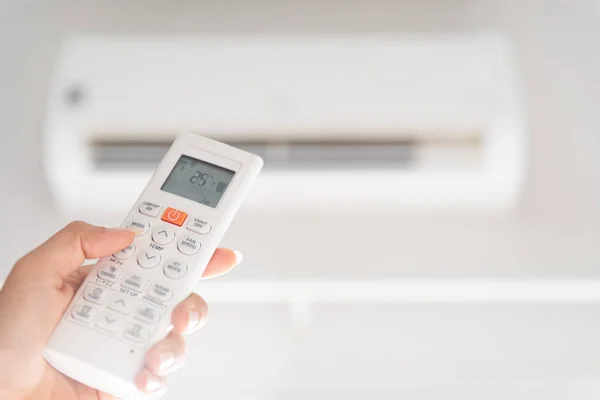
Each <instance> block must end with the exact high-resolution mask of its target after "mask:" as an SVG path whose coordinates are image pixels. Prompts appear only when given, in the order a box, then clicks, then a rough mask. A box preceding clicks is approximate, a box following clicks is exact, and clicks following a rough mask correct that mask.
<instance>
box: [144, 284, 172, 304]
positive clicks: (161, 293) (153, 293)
mask: <svg viewBox="0 0 600 400" xmlns="http://www.w3.org/2000/svg"><path fill="white" fill-rule="evenodd" d="M146 295H147V296H148V297H150V298H153V299H155V300H158V301H162V302H163V303H165V302H167V301H169V300H171V299H172V298H173V291H172V290H171V289H170V288H168V287H166V286H164V285H161V284H160V283H155V284H154V285H151V286H150V289H149V290H148V293H146Z"/></svg>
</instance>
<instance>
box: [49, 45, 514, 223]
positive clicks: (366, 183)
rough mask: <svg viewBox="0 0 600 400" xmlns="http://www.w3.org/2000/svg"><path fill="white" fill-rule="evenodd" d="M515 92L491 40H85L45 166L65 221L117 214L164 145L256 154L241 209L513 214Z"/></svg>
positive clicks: (68, 59)
mask: <svg viewBox="0 0 600 400" xmlns="http://www.w3.org/2000/svg"><path fill="white" fill-rule="evenodd" d="M521 107H522V100H521V93H520V83H519V80H518V77H517V73H516V69H515V65H514V60H513V57H512V53H511V51H510V48H509V46H507V44H506V43H505V42H504V41H503V40H501V39H500V38H498V37H493V36H477V35H472V36H471V35H462V36H443V37H404V36H311V37H299V36H296V37H279V38H273V37H266V36H255V37H206V38H170V39H157V38H130V37H106V38H98V37H95V38H94V37H85V38H75V39H72V40H69V41H67V42H66V43H65V44H64V47H63V49H62V52H61V54H60V59H59V60H58V64H57V67H56V71H55V77H54V80H53V84H52V87H51V94H50V97H49V101H48V114H47V122H46V126H45V167H46V171H47V175H48V180H49V183H50V187H51V190H52V192H53V194H54V196H55V197H56V199H57V204H58V205H59V206H60V207H61V208H62V209H63V210H66V211H68V212H69V213H70V214H71V215H75V216H77V215H86V214H82V213H83V212H89V211H102V210H107V209H117V210H127V209H128V208H129V207H130V206H131V204H132V202H133V201H134V200H135V198H136V197H137V195H138V194H139V193H140V191H141V190H142V188H143V187H144V185H145V184H146V181H147V179H148V178H149V176H150V173H151V171H152V169H153V167H154V166H155V165H156V164H157V163H158V161H159V160H160V157H161V156H162V154H163V153H164V152H165V151H166V149H167V148H168V145H169V144H170V142H171V140H172V138H173V137H174V135H175V134H176V133H177V132H178V131H180V130H188V131H192V132H196V133H199V134H202V135H207V136H210V137H212V138H215V139H218V140H222V141H225V142H228V143H231V144H233V145H236V146H239V147H242V148H245V149H248V150H251V151H254V152H256V153H258V154H260V155H262V156H263V157H264V159H265V170H264V173H263V174H262V176H261V178H260V179H259V182H258V183H257V185H256V187H255V188H254V190H253V192H252V194H251V196H250V198H249V200H248V202H247V204H246V206H245V207H248V208H252V207H257V208H261V209H269V210H275V209H281V208H285V209H287V210H289V209H309V210H310V209H314V208H315V207H318V208H319V209H320V210H327V209H329V210H346V211H348V210H350V211H352V210H357V209H364V208H365V207H366V208H369V209H372V210H388V209H390V208H393V209H396V210H398V209H400V210H404V209H425V210H434V209H451V210H456V209H463V208H468V209H484V210H508V209H510V208H511V207H512V206H514V205H515V202H516V201H517V200H518V197H519V193H520V189H521V184H522V181H523V178H524V173H525V171H524V168H525V160H524V157H525V151H524V149H525V128H524V121H523V118H522V109H521Z"/></svg>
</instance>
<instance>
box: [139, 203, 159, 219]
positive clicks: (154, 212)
mask: <svg viewBox="0 0 600 400" xmlns="http://www.w3.org/2000/svg"><path fill="white" fill-rule="evenodd" d="M161 208H162V206H161V205H160V204H154V203H150V202H149V201H144V202H143V203H142V204H141V205H140V208H139V210H140V213H142V214H144V215H148V216H150V217H158V213H159V212H160V209H161Z"/></svg>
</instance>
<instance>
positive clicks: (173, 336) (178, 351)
mask: <svg viewBox="0 0 600 400" xmlns="http://www.w3.org/2000/svg"><path fill="white" fill-rule="evenodd" d="M184 361H185V340H184V339H183V337H182V336H181V335H179V334H177V333H175V332H171V333H170V334H169V336H167V338H166V339H164V340H161V341H160V342H158V343H156V344H155V345H154V346H152V348H151V349H150V350H148V353H146V368H148V370H149V371H150V372H152V374H154V375H156V376H165V375H168V374H170V373H172V372H174V371H176V370H177V369H179V368H180V367H181V366H182V365H183V363H184Z"/></svg>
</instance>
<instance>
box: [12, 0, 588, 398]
mask: <svg viewBox="0 0 600 400" xmlns="http://www.w3.org/2000/svg"><path fill="white" fill-rule="evenodd" d="M599 22H600V3H599V2H598V1H595V0H594V1H592V0H579V1H566V0H564V1H541V0H539V1H538V0H525V1H512V0H508V1H496V0H455V1H452V0H446V1H441V0H426V1H383V0H374V1H373V0H371V1H357V0H350V1H345V2H337V1H332V0H325V1H312V0H309V1H302V2H301V1H291V0H284V1H272V0H261V1H233V0H226V1H220V2H209V1H170V2H166V1H163V2H161V1H137V0H130V1H127V2H117V1H87V2H81V1H59V0H46V1H34V0H22V1H17V0H12V1H10V0H9V1H7V0H0V51H1V53H0V123H1V128H0V132H1V133H0V135H1V138H2V139H3V141H2V146H0V181H1V182H2V189H1V193H2V195H1V196H0V206H1V207H2V209H3V211H4V212H3V218H4V221H3V222H4V223H3V226H4V229H3V230H2V232H1V233H0V240H1V241H2V246H1V247H2V250H3V252H2V264H0V279H2V278H3V277H4V276H6V274H7V273H8V271H9V270H10V267H11V266H12V264H13V263H14V261H15V260H16V259H18V258H19V257H20V256H21V255H22V254H24V253H26V252H27V251H29V250H30V249H31V248H32V247H34V246H35V245H37V244H38V243H40V242H41V241H43V240H45V239H46V238H47V237H48V236H49V235H51V234H52V233H53V232H55V231H56V230H58V229H60V228H61V227H62V226H63V225H64V224H66V223H67V222H68V221H70V220H72V219H75V218H77V219H84V220H86V221H89V222H92V223H98V224H106V225H118V224H119V223H120V222H121V220H122V218H123V216H124V215H125V214H126V213H127V212H128V210H129V208H130V207H131V205H132V204H133V202H134V201H135V200H136V198H137V195H138V194H139V192H140V191H141V189H142V188H143V187H144V185H145V183H146V181H147V179H148V177H149V176H150V174H151V171H152V168H153V165H156V164H157V163H158V162H159V160H160V157H161V156H162V154H163V153H164V151H165V150H166V148H168V145H169V143H170V141H171V140H172V138H173V137H174V135H175V134H176V133H177V132H178V131H180V130H182V129H188V130H191V131H193V132H196V133H199V134H203V135H207V136H211V137H214V138H216V139H219V140H223V141H225V142H228V143H232V144H234V145H237V146H239V147H242V148H246V149H248V150H251V151H255V152H257V153H259V154H261V155H262V156H263V157H264V158H265V170H264V173H263V174H262V176H261V178H260V180H259V182H258V183H257V185H256V186H255V188H254V189H253V191H252V193H251V195H250V197H249V199H248V201H247V202H246V203H245V205H244V206H243V208H242V210H241V211H240V214H239V217H238V218H237V219H236V220H235V221H234V223H233V225H232V227H231V229H230V231H229V232H228V234H227V236H226V237H225V239H224V240H223V245H224V246H227V247H233V248H238V249H240V250H241V251H242V252H243V253H244V254H245V261H244V263H243V265H242V266H240V267H239V268H237V269H236V270H235V271H234V272H232V273H231V274H229V275H228V276H226V277H222V278H219V279H215V280H213V281H210V282H202V283H201V284H200V286H199V288H198V291H199V292H200V293H202V294H203V295H204V296H205V297H206V299H207V301H208V302H209V304H210V307H211V318H210V322H209V324H208V325H207V327H206V328H205V329H203V330H202V331H201V332H199V333H198V334H196V335H194V336H192V337H190V339H189V358H188V361H187V365H186V367H185V368H184V369H183V370H182V371H181V372H179V373H177V374H175V376H174V377H173V378H172V379H171V389H170V392H169V394H168V395H167V396H166V398H168V399H196V398H206V399H283V398H285V399H296V398H297V399H300V398H314V399H325V398H341V397H342V396H343V397H344V398H348V399H355V398H356V399H358V398H364V397H367V396H368V397H370V398H377V399H392V398H394V399H396V398H410V399H435V398H461V399H481V398H486V399H507V398H510V399H532V398H536V399H537V398H540V399H542V398H543V399H565V398H569V399H591V398H597V397H598V396H599V395H600V344H599V343H600V340H599V339H600V279H599V278H600V269H599V268H598V266H599V262H600V246H599V245H598V242H599V239H600V225H599V222H600V157H598V153H599V151H600V133H599V130H600V118H598V110H600V94H599V93H600V91H599V90H598V89H600V78H598V73H597V71H599V70H600V24H599ZM5 322H6V321H5Z"/></svg>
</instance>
